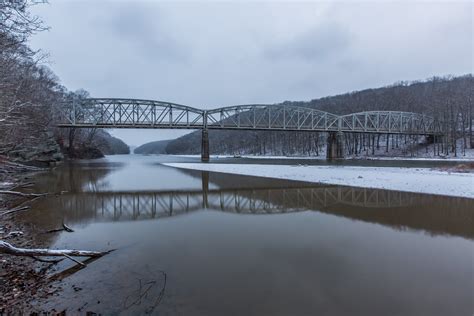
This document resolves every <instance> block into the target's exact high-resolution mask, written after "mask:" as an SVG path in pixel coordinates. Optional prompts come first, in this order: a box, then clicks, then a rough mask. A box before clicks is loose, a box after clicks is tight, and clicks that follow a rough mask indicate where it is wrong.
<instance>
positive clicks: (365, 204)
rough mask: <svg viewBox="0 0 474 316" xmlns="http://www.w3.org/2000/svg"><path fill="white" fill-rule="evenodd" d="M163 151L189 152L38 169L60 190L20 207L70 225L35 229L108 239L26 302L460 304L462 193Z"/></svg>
mask: <svg viewBox="0 0 474 316" xmlns="http://www.w3.org/2000/svg"><path fill="white" fill-rule="evenodd" d="M176 160H179V161H195V160H194V159H192V158H176V157H166V156H159V157H157V156H147V157H146V156H117V157H108V158H106V159H103V160H96V161H89V162H87V161H84V162H80V163H74V164H71V165H67V166H63V167H61V168H58V169H57V170H55V171H53V172H50V173H47V174H43V175H41V176H40V177H39V178H38V181H39V184H38V186H39V188H38V190H41V189H40V188H43V190H44V188H45V187H47V188H49V189H48V190H49V191H53V192H60V191H67V192H65V193H64V194H62V195H57V196H52V197H49V198H47V199H44V200H40V201H39V202H38V203H37V204H36V205H35V207H34V210H32V212H28V213H24V214H23V215H22V217H21V219H22V220H24V221H25V222H28V223H30V224H32V225H35V226H36V227H37V228H38V230H43V231H44V230H48V229H51V228H56V227H57V226H58V225H61V223H62V221H65V222H66V223H67V224H68V225H70V226H73V227H74V228H75V229H76V231H75V232H74V233H60V234H57V235H44V234H43V235H41V236H40V237H39V238H47V239H48V240H46V242H48V243H49V244H50V246H51V247H55V248H64V247H70V248H90V249H98V250H101V249H110V248H117V249H118V250H117V251H115V252H113V253H111V254H110V255H107V256H105V257H103V258H101V259H100V260H97V261H95V262H93V263H91V264H90V265H89V266H88V267H87V268H86V269H83V270H81V271H79V272H77V273H75V274H73V275H72V276H70V277H68V278H66V279H64V282H65V284H64V286H63V288H64V290H63V291H62V293H61V294H60V295H59V296H56V297H54V298H51V299H49V300H48V301H47V302H46V301H40V302H38V305H40V306H43V307H45V308H48V307H55V308H56V309H57V310H59V308H60V307H67V308H68V310H70V311H77V309H79V308H81V307H83V309H82V310H81V311H94V312H102V313H106V314H110V313H112V314H113V313H119V312H122V313H125V314H137V313H138V314H140V313H142V314H143V313H159V314H160V315H175V314H185V315H227V314H235V315H250V314H253V315H314V314H320V313H322V314H329V315H340V314H356V315H359V314H360V315H366V314H383V315H391V314H393V315H454V314H459V315H462V314H466V315H470V314H472V311H473V303H472V302H473V301H474V295H473V293H474V290H473V288H474V275H473V273H474V272H473V253H474V243H473V238H474V213H473V212H474V201H473V200H469V199H462V198H448V197H440V196H432V195H423V194H413V193H404V192H396V191H385V190H372V189H360V188H350V187H340V186H317V185H314V184H307V183H303V182H288V181H282V180H269V179H263V178H254V177H244V176H236V175H224V174H217V173H207V172H198V171H187V170H179V169H174V168H169V167H165V166H162V165H160V164H159V163H160V162H165V161H166V162H168V161H176ZM242 161H243V160H239V163H241V162H242ZM244 161H245V160H244ZM68 265H70V264H69V263H64V265H63V266H61V268H66V267H67V266H68ZM73 285H74V287H76V288H77V287H80V288H81V290H80V291H77V292H76V291H75V290H74V289H73V287H72V286H73ZM163 290H164V291H163ZM86 303H87V304H86ZM84 304H85V305H84Z"/></svg>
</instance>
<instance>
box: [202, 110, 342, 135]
mask: <svg viewBox="0 0 474 316" xmlns="http://www.w3.org/2000/svg"><path fill="white" fill-rule="evenodd" d="M337 122H338V116H337V115H334V114H331V113H328V112H323V111H319V110H315V109H310V108H304V107H297V106H290V105H264V104H250V105H237V106H230V107H223V108H219V109H214V110H210V111H207V127H208V128H211V129H214V128H216V129H254V130H292V131H298V130H307V131H314V130H321V131H329V130H335V131H336V130H337V128H338V124H337Z"/></svg>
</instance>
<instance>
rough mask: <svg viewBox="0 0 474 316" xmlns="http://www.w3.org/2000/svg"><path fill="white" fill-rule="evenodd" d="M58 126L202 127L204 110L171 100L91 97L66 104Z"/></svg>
mask: <svg viewBox="0 0 474 316" xmlns="http://www.w3.org/2000/svg"><path fill="white" fill-rule="evenodd" d="M63 112H64V113H63V119H64V120H65V121H64V123H62V124H60V125H59V126H60V127H86V128H90V127H99V128H100V127H102V128H191V129H193V128H201V127H202V126H203V124H204V111H202V110H199V109H196V108H193V107H189V106H185V105H181V104H176V103H171V102H162V101H153V100H140V99H116V98H93V99H84V100H81V102H73V103H69V104H66V105H65V107H64V111H63Z"/></svg>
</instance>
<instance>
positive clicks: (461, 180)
mask: <svg viewBox="0 0 474 316" xmlns="http://www.w3.org/2000/svg"><path fill="white" fill-rule="evenodd" d="M164 165H166V166H170V167H176V168H183V169H193V170H202V171H212V172H223V173H230V174H238V175H247V176H257V177H267V178H276V179H287V180H295V181H306V182H313V183H323V184H335V185H347V186H353V187H363V188H374V189H387V190H396V191H405V192H417V193H428V194H437V195H447V196H457V197H466V198H471V199H474V174H473V173H454V172H446V171H436V170H431V169H428V168H393V167H353V166H284V165H260V164H252V165H250V164H213V163H164Z"/></svg>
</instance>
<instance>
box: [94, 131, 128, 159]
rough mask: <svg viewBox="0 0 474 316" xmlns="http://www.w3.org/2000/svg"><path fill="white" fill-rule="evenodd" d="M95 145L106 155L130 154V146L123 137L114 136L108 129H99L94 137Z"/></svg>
mask: <svg viewBox="0 0 474 316" xmlns="http://www.w3.org/2000/svg"><path fill="white" fill-rule="evenodd" d="M94 145H96V146H97V148H98V149H99V150H100V151H101V152H102V153H103V154H104V155H127V154H130V148H129V147H128V145H127V144H125V143H124V142H123V141H122V140H121V139H118V138H116V137H113V136H112V135H110V134H109V133H108V132H107V131H104V130H99V131H97V134H96V137H95V139H94Z"/></svg>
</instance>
